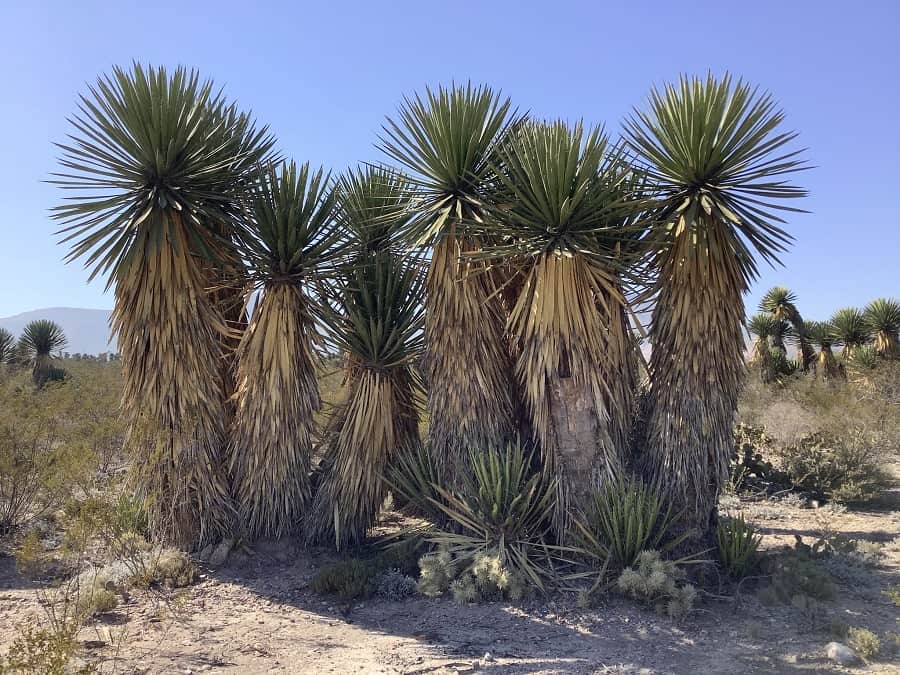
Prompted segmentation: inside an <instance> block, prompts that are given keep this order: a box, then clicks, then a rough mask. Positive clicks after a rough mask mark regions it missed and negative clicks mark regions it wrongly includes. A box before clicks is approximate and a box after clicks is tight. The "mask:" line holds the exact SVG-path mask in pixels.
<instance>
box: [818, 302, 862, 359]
mask: <svg viewBox="0 0 900 675" xmlns="http://www.w3.org/2000/svg"><path fill="white" fill-rule="evenodd" d="M828 323H829V324H831V327H832V331H833V335H834V339H835V342H838V343H840V344H842V345H844V351H845V352H846V353H849V352H850V351H852V350H853V349H856V348H857V347H862V346H863V345H864V344H866V343H867V342H869V340H870V339H871V337H872V329H871V327H870V326H869V322H868V321H867V320H866V315H865V314H864V313H863V312H862V311H861V310H859V309H857V308H856V307H844V308H843V309H839V310H838V311H836V312H835V313H834V314H833V315H832V317H831V320H830V321H829V322H828Z"/></svg>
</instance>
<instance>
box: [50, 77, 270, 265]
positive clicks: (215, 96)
mask: <svg viewBox="0 0 900 675" xmlns="http://www.w3.org/2000/svg"><path fill="white" fill-rule="evenodd" d="M79 110H80V112H79V114H77V115H75V116H73V117H72V118H71V120H70V122H71V124H72V126H73V127H74V129H75V131H74V133H73V134H71V135H70V136H69V139H70V140H69V141H68V142H67V143H62V144H59V147H60V149H61V150H62V153H63V154H62V158H61V159H60V164H61V166H62V167H63V169H64V171H62V172H59V173H56V174H54V176H55V179H54V180H53V181H51V182H52V183H55V184H57V185H59V186H60V187H62V188H63V189H65V190H70V191H72V192H74V193H75V194H74V196H72V197H70V198H69V199H67V200H66V202H65V203H64V204H62V205H61V206H58V207H56V208H55V209H54V214H53V215H54V217H55V218H56V219H57V220H59V221H60V222H62V223H63V225H64V227H63V229H62V231H61V232H62V233H63V234H64V235H65V238H64V239H63V241H64V242H71V246H72V248H71V251H70V253H69V257H68V259H70V260H71V259H75V258H81V257H86V265H87V266H90V267H93V272H92V277H93V276H94V275H96V274H100V273H107V272H110V271H111V272H112V277H113V278H117V277H119V276H121V275H122V274H123V273H124V271H125V268H126V267H127V266H128V265H129V264H131V263H132V262H133V261H134V259H135V256H136V255H139V254H138V252H137V251H136V250H135V249H134V246H133V244H134V243H135V240H136V238H138V237H139V236H140V234H141V232H145V231H149V233H150V240H151V241H152V242H155V245H156V246H163V245H165V237H166V231H165V220H166V219H165V218H162V217H161V216H162V214H163V213H165V212H167V211H176V212H178V213H179V214H180V215H181V219H182V220H183V222H184V224H185V226H186V227H188V229H189V231H190V232H191V234H192V235H193V236H192V242H191V243H192V245H193V246H194V247H196V248H197V250H198V251H201V252H204V253H206V254H209V251H208V250H207V248H206V246H205V244H206V243H208V242H207V241H206V240H207V236H208V233H209V232H210V231H216V229H217V228H216V226H215V225H214V224H216V223H222V222H231V221H232V220H233V218H234V216H235V215H236V213H237V207H236V205H235V201H236V200H238V199H240V197H241V196H242V195H243V194H244V193H245V191H246V187H247V185H248V184H249V182H250V181H251V180H252V177H253V175H254V173H255V171H256V166H257V165H258V163H259V162H260V161H261V160H263V159H264V158H265V157H266V156H267V155H268V153H269V152H270V149H271V148H272V145H273V144H274V140H273V138H272V137H271V136H270V135H269V133H268V130H267V129H266V128H265V127H263V128H261V129H257V128H256V126H255V125H254V123H253V121H252V119H251V118H250V117H249V116H247V115H246V114H244V113H241V112H239V111H238V110H237V108H236V107H235V106H234V105H233V104H229V103H227V101H226V100H225V99H224V98H223V97H222V96H221V94H219V93H217V92H216V91H215V89H214V87H213V83H212V82H211V81H201V80H200V77H199V75H198V74H197V72H196V71H187V70H185V69H184V68H177V69H176V70H175V71H174V73H172V74H171V75H170V74H169V73H168V72H167V71H166V69H165V68H162V67H160V68H144V67H143V66H141V65H140V64H137V63H136V64H134V66H133V67H132V69H130V70H124V69H122V68H118V67H117V68H115V69H114V70H113V74H112V76H104V77H101V78H99V79H98V80H97V83H96V85H95V86H93V87H90V96H82V97H81V103H80V105H79Z"/></svg>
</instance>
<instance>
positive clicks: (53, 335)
mask: <svg viewBox="0 0 900 675" xmlns="http://www.w3.org/2000/svg"><path fill="white" fill-rule="evenodd" d="M67 344H68V340H66V334H65V333H64V332H63V329H62V328H61V327H60V326H59V324H57V323H55V322H53V321H48V320H47V319H39V320H37V321H32V322H30V323H29V324H28V325H26V326H25V328H24V329H23V330H22V336H21V337H20V338H19V345H18V347H19V350H18V351H19V356H20V357H21V358H22V359H23V360H24V361H25V362H26V363H28V364H29V365H31V379H32V380H33V381H34V384H35V385H36V386H37V387H43V386H44V384H46V382H47V380H48V379H49V378H50V371H51V369H52V367H53V366H52V363H53V356H54V354H57V355H58V354H59V352H60V351H62V350H63V349H65V348H66V345H67Z"/></svg>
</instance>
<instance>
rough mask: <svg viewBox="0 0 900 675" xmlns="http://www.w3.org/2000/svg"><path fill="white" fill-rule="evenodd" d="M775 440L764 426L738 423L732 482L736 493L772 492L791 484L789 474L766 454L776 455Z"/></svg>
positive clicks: (735, 433)
mask: <svg viewBox="0 0 900 675" xmlns="http://www.w3.org/2000/svg"><path fill="white" fill-rule="evenodd" d="M774 448H775V443H774V440H773V439H771V438H770V437H769V436H768V435H767V434H766V433H765V431H764V430H763V429H761V428H759V427H754V426H750V425H748V424H738V425H737V426H736V427H735V430H734V451H733V453H732V456H731V469H730V480H729V485H730V487H731V489H732V491H734V492H745V491H753V492H757V493H759V492H763V493H768V494H771V493H773V492H776V491H778V490H782V489H784V488H785V487H789V486H790V483H789V479H788V476H787V475H786V474H785V473H784V472H782V471H780V470H778V469H777V468H776V467H775V466H774V465H773V464H772V462H771V461H769V460H768V459H766V457H772V456H773V454H774Z"/></svg>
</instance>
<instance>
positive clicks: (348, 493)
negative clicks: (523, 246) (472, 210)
mask: <svg viewBox="0 0 900 675" xmlns="http://www.w3.org/2000/svg"><path fill="white" fill-rule="evenodd" d="M339 191H340V195H341V198H340V208H339V222H341V223H342V225H343V226H344V227H345V228H346V230H347V231H348V232H349V233H350V234H351V237H352V242H353V245H354V255H353V256H352V258H351V260H350V262H349V264H348V267H347V269H346V270H345V272H344V275H343V280H342V282H341V284H340V288H339V290H338V293H337V297H336V298H335V302H334V308H333V310H332V311H330V312H328V313H327V315H326V316H327V319H328V323H329V324H330V327H331V335H332V339H333V341H334V344H335V346H336V347H337V348H338V349H339V350H340V351H341V352H342V353H343V354H344V357H345V360H346V390H347V395H346V398H345V399H344V400H343V401H342V402H340V403H339V404H338V405H337V407H336V408H335V409H334V411H333V413H332V415H331V417H330V419H329V421H328V424H327V428H326V430H325V434H324V439H323V443H322V446H323V448H322V449H323V455H324V456H323V459H322V463H321V465H320V467H319V476H318V486H317V491H316V496H315V499H314V502H313V505H312V508H311V509H310V513H309V517H308V519H307V532H306V533H307V538H308V539H309V540H310V541H318V542H321V543H332V544H334V546H335V547H336V548H338V549H342V548H346V547H348V546H354V545H357V544H360V543H362V542H363V541H364V540H365V536H366V531H367V530H368V528H369V527H370V526H371V525H372V524H373V522H374V521H375V518H376V516H377V515H378V509H379V508H380V507H381V504H382V503H383V502H384V498H385V496H386V494H387V485H386V483H385V480H384V476H385V475H386V474H387V473H388V471H389V468H390V466H391V464H392V462H393V461H394V459H395V458H396V457H398V456H400V455H408V454H410V453H412V452H414V451H415V450H416V448H417V447H418V446H419V444H420V439H419V400H420V398H421V394H422V392H421V383H420V382H419V377H418V375H417V370H416V368H415V361H416V359H418V357H419V355H420V353H421V349H422V327H423V315H422V313H423V306H422V298H421V296H422V290H423V288H422V285H423V279H422V275H421V272H420V269H419V267H420V262H421V261H419V260H417V259H416V258H414V257H413V258H409V259H405V258H403V257H401V256H400V255H398V253H397V252H396V251H395V250H394V245H395V238H396V233H397V231H398V229H399V227H400V226H401V225H403V224H404V222H405V221H406V219H407V218H408V217H409V213H408V211H407V206H408V200H409V196H410V191H409V185H408V183H407V182H406V180H405V179H404V178H402V177H401V176H399V175H397V174H396V173H394V172H391V171H390V170H388V169H382V168H377V167H369V168H367V169H365V170H358V171H356V172H353V173H349V174H347V175H345V176H344V178H343V179H342V180H341V182H340V185H339Z"/></svg>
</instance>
